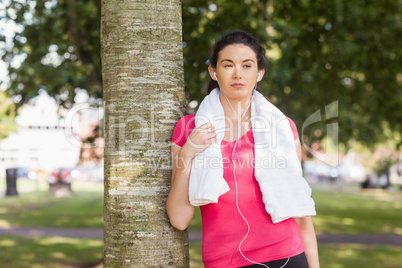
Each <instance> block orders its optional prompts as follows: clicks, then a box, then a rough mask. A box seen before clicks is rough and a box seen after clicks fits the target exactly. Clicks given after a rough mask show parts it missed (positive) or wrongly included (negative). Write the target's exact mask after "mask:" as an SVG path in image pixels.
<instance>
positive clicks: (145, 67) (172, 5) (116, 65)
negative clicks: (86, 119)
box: [101, 0, 189, 267]
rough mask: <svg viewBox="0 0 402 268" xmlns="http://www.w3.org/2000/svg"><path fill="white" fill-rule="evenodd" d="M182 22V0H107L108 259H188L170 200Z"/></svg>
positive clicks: (185, 263) (122, 262) (118, 263)
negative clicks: (170, 214)
mask: <svg viewBox="0 0 402 268" xmlns="http://www.w3.org/2000/svg"><path fill="white" fill-rule="evenodd" d="M144 25H146V26H145V27H144ZM181 30H182V25H181V1H179V0H175V1H148V0H141V1H140V0H127V1H117V2H116V1H103V2H102V38H101V43H102V70H103V71H102V75H103V82H104V101H105V137H106V145H105V206H104V219H105V228H104V230H105V232H104V241H105V254H104V266H105V267H189V255H188V236H187V232H182V231H178V230H176V229H174V228H173V227H172V226H171V225H170V223H169V220H168V218H167V214H166V206H165V203H166V198H167V195H168V193H169V189H170V187H169V185H170V178H171V161H170V142H169V141H170V138H171V133H172V131H173V127H174V125H175V123H176V122H177V120H178V119H179V118H180V117H181V116H183V108H184V103H185V97H184V79H183V51H182V34H181Z"/></svg>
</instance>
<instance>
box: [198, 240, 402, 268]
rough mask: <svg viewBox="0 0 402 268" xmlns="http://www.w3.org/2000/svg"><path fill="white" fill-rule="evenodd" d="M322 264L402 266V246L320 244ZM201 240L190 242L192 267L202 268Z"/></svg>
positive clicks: (373, 267) (375, 267) (374, 267)
mask: <svg viewBox="0 0 402 268" xmlns="http://www.w3.org/2000/svg"><path fill="white" fill-rule="evenodd" d="M318 251H319V255H320V265H321V267H325V268H360V267H370V268H397V267H401V263H402V254H401V247H396V246H374V245H361V244H320V245H319V248H318ZM202 267H204V266H203V265H202V261H201V242H191V243H190V268H202Z"/></svg>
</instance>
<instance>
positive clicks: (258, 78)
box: [257, 73, 261, 82]
mask: <svg viewBox="0 0 402 268" xmlns="http://www.w3.org/2000/svg"><path fill="white" fill-rule="evenodd" d="M260 76H261V74H260V73H258V77H257V82H260Z"/></svg>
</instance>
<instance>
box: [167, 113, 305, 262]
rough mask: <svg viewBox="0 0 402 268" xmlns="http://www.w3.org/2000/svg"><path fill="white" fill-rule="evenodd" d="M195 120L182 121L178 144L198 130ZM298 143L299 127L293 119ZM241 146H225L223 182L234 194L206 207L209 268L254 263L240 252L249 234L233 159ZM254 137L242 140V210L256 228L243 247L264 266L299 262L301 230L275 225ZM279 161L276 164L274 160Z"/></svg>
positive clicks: (204, 230)
mask: <svg viewBox="0 0 402 268" xmlns="http://www.w3.org/2000/svg"><path fill="white" fill-rule="evenodd" d="M194 119H195V114H192V115H187V116H184V117H183V118H181V119H180V120H179V121H178V123H177V124H176V127H175V129H174V131H173V137H172V142H174V143H175V144H177V145H179V146H183V145H184V143H185V142H186V140H187V138H188V136H189V135H190V133H191V131H192V130H193V129H194V128H195V122H194ZM288 121H289V124H290V127H291V129H292V132H293V136H294V139H295V140H296V139H298V138H299V136H298V133H297V129H296V126H295V124H294V122H293V121H292V120H290V119H289V118H288ZM234 144H235V141H233V142H227V141H222V143H221V151H222V157H223V170H224V173H223V177H224V179H225V180H226V182H227V183H228V185H229V188H230V191H229V192H227V193H226V194H224V195H222V196H220V197H219V200H218V203H216V204H208V205H204V206H201V207H200V210H201V215H202V234H203V238H202V260H203V262H204V266H205V267H206V268H210V267H219V268H226V267H241V266H246V265H251V264H253V263H251V262H249V261H248V260H246V259H245V258H244V257H243V256H242V254H241V253H240V251H239V244H240V242H241V241H242V240H243V238H244V237H245V235H246V233H247V230H248V228H247V223H246V222H245V221H244V219H243V218H242V216H241V215H240V213H239V211H238V209H237V207H236V190H235V189H236V187H235V181H234V176H233V163H232V162H231V155H232V151H233V147H234ZM253 161H254V137H253V132H252V130H251V129H250V130H249V131H248V132H247V133H246V134H245V135H244V136H243V137H241V138H240V139H239V142H238V144H237V147H236V153H235V163H236V181H237V191H238V205H239V209H240V211H241V213H242V214H243V216H244V217H245V218H246V220H247V222H248V223H249V225H250V232H249V234H248V235H247V237H246V238H245V239H244V241H243V243H242V244H241V251H242V253H243V255H244V256H245V257H247V258H248V259H250V260H252V261H255V262H259V263H264V262H268V261H273V260H278V259H283V258H288V257H292V256H296V255H298V254H300V253H302V252H303V251H304V248H303V244H302V240H301V237H300V233H299V227H298V225H297V223H296V222H295V221H294V220H293V219H288V220H285V221H282V222H280V223H277V224H273V223H272V220H271V217H270V216H269V214H268V213H267V212H266V210H265V207H264V203H263V201H262V194H261V190H260V187H259V185H258V182H257V181H256V179H255V176H254V162H253ZM272 161H275V159H272Z"/></svg>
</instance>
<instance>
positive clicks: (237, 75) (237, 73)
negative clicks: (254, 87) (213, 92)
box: [233, 68, 242, 79]
mask: <svg viewBox="0 0 402 268" xmlns="http://www.w3.org/2000/svg"><path fill="white" fill-rule="evenodd" d="M233 78H234V79H240V78H242V73H241V69H240V68H234V70H233Z"/></svg>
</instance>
